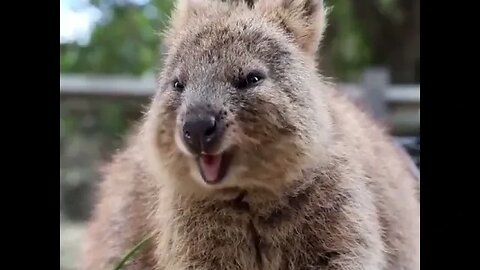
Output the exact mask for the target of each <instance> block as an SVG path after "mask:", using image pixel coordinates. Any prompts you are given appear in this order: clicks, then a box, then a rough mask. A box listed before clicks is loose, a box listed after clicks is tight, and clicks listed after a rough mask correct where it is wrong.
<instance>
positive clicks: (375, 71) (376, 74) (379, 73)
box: [362, 67, 390, 120]
mask: <svg viewBox="0 0 480 270" xmlns="http://www.w3.org/2000/svg"><path fill="white" fill-rule="evenodd" d="M389 84H390V74H389V73H388V70H387V69H385V68H382V67H373V68H368V69H366V70H365V72H364V73H363V77H362V90H363V97H364V98H365V101H366V102H367V103H368V105H369V106H370V108H371V113H372V116H373V117H375V118H376V119H379V120H383V119H384V118H385V117H386V114H387V104H386V103H387V102H386V94H385V92H386V90H387V88H388V86H389Z"/></svg>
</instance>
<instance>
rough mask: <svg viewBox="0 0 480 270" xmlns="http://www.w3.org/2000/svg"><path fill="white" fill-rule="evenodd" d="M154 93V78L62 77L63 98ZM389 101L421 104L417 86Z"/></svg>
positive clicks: (392, 91)
mask: <svg viewBox="0 0 480 270" xmlns="http://www.w3.org/2000/svg"><path fill="white" fill-rule="evenodd" d="M338 88H339V89H340V90H342V91H346V92H348V93H349V94H351V95H352V96H354V97H360V96H361V95H362V89H363V88H362V86H361V85H358V84H352V83H339V84H338ZM154 93H155V79H154V77H153V76H145V77H140V78H138V77H130V76H85V75H75V74H68V75H60V95H61V96H82V95H84V96H108V97H116V96H133V97H149V96H151V95H153V94H154ZM385 94H386V101H387V102H390V103H412V104H418V103H420V87H419V86H418V85H401V86H397V85H394V86H389V87H388V88H387V89H385Z"/></svg>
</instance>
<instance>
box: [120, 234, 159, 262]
mask: <svg viewBox="0 0 480 270" xmlns="http://www.w3.org/2000/svg"><path fill="white" fill-rule="evenodd" d="M152 237H153V235H151V236H148V237H145V238H144V239H143V240H142V241H140V242H139V243H138V244H137V245H136V246H135V247H133V248H132V249H131V250H130V251H128V252H127V254H125V256H124V257H123V259H122V260H121V261H120V262H119V263H118V264H117V266H116V267H115V268H114V270H120V269H122V267H124V266H125V264H126V263H127V261H128V260H129V259H131V258H133V256H134V255H135V253H136V252H137V251H140V249H141V248H142V247H143V246H144V245H145V244H146V243H147V242H148V241H149V240H150V239H152Z"/></svg>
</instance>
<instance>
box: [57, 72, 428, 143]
mask: <svg viewBox="0 0 480 270" xmlns="http://www.w3.org/2000/svg"><path fill="white" fill-rule="evenodd" d="M338 88H339V89H340V90H341V91H345V92H346V93H348V94H349V95H351V96H352V97H353V98H354V99H355V100H358V101H359V102H361V103H363V104H365V105H367V108H368V107H369V108H370V109H371V113H372V114H373V116H374V117H376V118H377V119H379V120H380V121H383V122H385V123H386V124H387V125H389V126H390V127H391V128H392V132H393V133H394V134H397V135H400V136H405V135H408V136H411V135H413V136H417V135H418V134H419V132H420V86H419V85H391V84H390V80H389V76H388V72H387V71H386V70H385V69H382V68H371V69H368V70H366V71H365V72H364V75H363V78H362V80H361V82H360V83H357V84H354V83H339V84H338ZM154 91H155V78H154V76H143V77H130V76H86V75H78V74H60V99H66V98H72V97H82V98H95V99H97V98H109V99H111V98H148V97H150V96H151V95H153V94H154Z"/></svg>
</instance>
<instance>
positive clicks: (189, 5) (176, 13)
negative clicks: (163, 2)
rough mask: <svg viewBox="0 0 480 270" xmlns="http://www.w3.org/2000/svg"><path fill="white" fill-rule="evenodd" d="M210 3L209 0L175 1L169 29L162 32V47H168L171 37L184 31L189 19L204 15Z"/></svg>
mask: <svg viewBox="0 0 480 270" xmlns="http://www.w3.org/2000/svg"><path fill="white" fill-rule="evenodd" d="M210 2H211V1H210V0H176V1H175V6H174V8H173V11H172V14H171V15H170V23H169V27H168V28H167V29H166V30H165V32H163V36H164V40H163V45H164V46H166V47H169V46H170V43H171V41H172V39H174V37H173V36H172V35H173V34H174V33H177V32H178V31H180V30H182V29H184V28H185V26H186V25H187V23H188V22H189V21H190V20H191V19H193V18H195V17H198V15H200V16H201V15H202V14H205V12H206V10H207V9H208V5H209V4H210Z"/></svg>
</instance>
